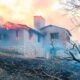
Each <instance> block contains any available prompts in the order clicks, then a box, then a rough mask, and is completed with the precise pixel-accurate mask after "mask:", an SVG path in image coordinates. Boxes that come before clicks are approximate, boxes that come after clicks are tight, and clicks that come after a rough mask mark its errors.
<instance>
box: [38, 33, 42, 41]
mask: <svg viewBox="0 0 80 80" xmlns="http://www.w3.org/2000/svg"><path fill="white" fill-rule="evenodd" d="M40 38H41V37H40V35H39V34H38V42H40Z"/></svg>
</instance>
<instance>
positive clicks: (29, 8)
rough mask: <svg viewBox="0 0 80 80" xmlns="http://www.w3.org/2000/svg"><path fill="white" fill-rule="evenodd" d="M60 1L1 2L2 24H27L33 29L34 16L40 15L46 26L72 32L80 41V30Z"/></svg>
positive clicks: (24, 0) (15, 0) (4, 0)
mask: <svg viewBox="0 0 80 80" xmlns="http://www.w3.org/2000/svg"><path fill="white" fill-rule="evenodd" d="M58 4H59V0H0V23H1V24H4V23H6V22H7V21H10V22H14V23H21V24H26V25H28V26H30V27H33V16H35V15H40V16H43V17H44V18H45V20H46V25H48V24H53V25H57V26H61V27H64V28H67V29H68V30H70V31H71V33H72V35H73V37H72V39H73V40H75V41H77V40H78V41H80V37H79V34H80V29H79V28H75V29H74V30H72V29H73V28H74V27H75V26H74V24H73V23H72V22H71V20H70V18H71V16H70V15H65V14H66V12H65V11H64V10H62V9H61V6H60V5H58Z"/></svg>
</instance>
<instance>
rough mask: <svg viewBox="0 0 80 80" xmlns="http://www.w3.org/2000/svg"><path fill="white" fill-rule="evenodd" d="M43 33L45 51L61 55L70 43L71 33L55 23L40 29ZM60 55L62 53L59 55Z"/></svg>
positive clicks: (52, 54)
mask: <svg viewBox="0 0 80 80" xmlns="http://www.w3.org/2000/svg"><path fill="white" fill-rule="evenodd" d="M40 30H41V32H42V33H44V34H45V41H44V45H45V46H44V47H45V49H46V51H47V52H46V53H49V54H51V56H54V55H58V56H59V55H61V54H62V53H65V50H66V49H67V47H68V48H69V46H68V44H70V36H71V33H70V32H69V31H68V30H67V29H65V28H61V27H58V26H55V25H48V26H45V27H43V28H41V29H40ZM61 56H62V55H61Z"/></svg>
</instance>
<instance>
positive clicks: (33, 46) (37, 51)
mask: <svg viewBox="0 0 80 80" xmlns="http://www.w3.org/2000/svg"><path fill="white" fill-rule="evenodd" d="M1 31H2V30H1ZM18 31H19V33H20V39H19V40H18V38H17V37H16V30H3V31H2V32H0V33H2V34H4V33H6V34H7V35H8V36H7V39H2V40H0V49H7V50H15V51H18V52H19V53H20V54H22V55H24V57H28V58H34V57H44V56H45V54H44V50H43V49H44V48H43V46H42V44H43V37H42V36H41V35H40V42H38V35H39V34H37V33H35V32H33V31H31V32H32V37H31V38H30V33H29V30H25V29H23V30H21V29H20V30H18Z"/></svg>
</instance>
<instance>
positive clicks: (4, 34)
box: [0, 33, 8, 40]
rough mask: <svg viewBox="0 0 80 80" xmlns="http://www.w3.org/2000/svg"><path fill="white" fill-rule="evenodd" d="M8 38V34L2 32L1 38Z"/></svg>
mask: <svg viewBox="0 0 80 80" xmlns="http://www.w3.org/2000/svg"><path fill="white" fill-rule="evenodd" d="M2 39H4V40H7V39H8V34H7V33H3V34H0V40H2Z"/></svg>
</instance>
